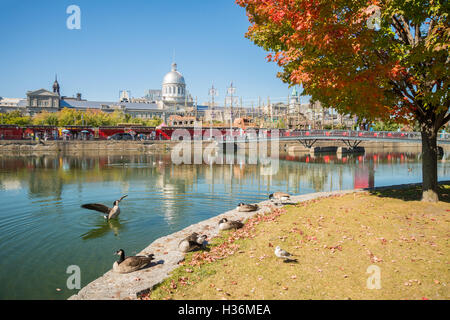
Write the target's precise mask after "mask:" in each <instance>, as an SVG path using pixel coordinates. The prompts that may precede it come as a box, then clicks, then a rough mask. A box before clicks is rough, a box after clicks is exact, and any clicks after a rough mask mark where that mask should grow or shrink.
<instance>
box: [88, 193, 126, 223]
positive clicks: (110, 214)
mask: <svg viewBox="0 0 450 320" xmlns="http://www.w3.org/2000/svg"><path fill="white" fill-rule="evenodd" d="M126 197H128V195H125V196H123V197H122V198H120V199H119V200H116V201H114V203H113V207H112V208H110V207H107V206H105V205H103V204H100V203H88V204H83V205H82V206H81V207H82V208H84V209H88V210H95V211H98V212H101V213H104V214H105V215H104V216H103V217H104V218H105V219H107V220H109V219H115V218H117V217H118V216H119V214H120V208H119V203H120V202H121V201H122V200H123V199H125V198H126Z"/></svg>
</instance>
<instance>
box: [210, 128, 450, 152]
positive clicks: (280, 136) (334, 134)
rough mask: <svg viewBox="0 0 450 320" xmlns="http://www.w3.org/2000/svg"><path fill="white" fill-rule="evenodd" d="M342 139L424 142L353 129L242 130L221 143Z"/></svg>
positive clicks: (441, 140) (410, 135)
mask: <svg viewBox="0 0 450 320" xmlns="http://www.w3.org/2000/svg"><path fill="white" fill-rule="evenodd" d="M319 140H321V141H323V140H328V141H342V142H343V143H344V144H345V145H346V146H347V147H349V148H357V147H358V146H359V144H360V143H361V142H363V141H379V142H393V143H418V144H421V143H422V136H421V133H420V132H387V131H382V132H380V131H351V130H345V131H343V130H310V131H289V130H287V131H281V130H280V131H265V132H264V131H262V130H261V131H260V132H259V135H256V134H254V135H252V134H248V133H242V132H240V134H239V135H233V137H232V139H230V136H225V137H224V140H222V141H220V142H218V143H219V144H228V143H235V144H239V143H252V142H265V141H266V142H270V141H299V142H300V143H301V144H302V145H303V146H305V147H307V148H312V147H313V146H314V144H315V143H316V142H317V141H319ZM437 144H438V145H440V144H450V133H439V134H438V139H437Z"/></svg>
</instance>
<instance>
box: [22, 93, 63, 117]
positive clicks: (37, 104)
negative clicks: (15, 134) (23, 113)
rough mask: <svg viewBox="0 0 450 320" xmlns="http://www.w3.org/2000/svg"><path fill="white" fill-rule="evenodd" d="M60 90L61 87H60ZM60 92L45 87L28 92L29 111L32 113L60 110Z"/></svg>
mask: <svg viewBox="0 0 450 320" xmlns="http://www.w3.org/2000/svg"><path fill="white" fill-rule="evenodd" d="M58 91H59V88H58ZM59 99H60V96H59V93H58V92H50V91H48V90H45V89H39V90H36V91H28V92H27V111H28V113H29V114H30V115H33V114H36V113H39V112H41V111H49V112H56V111H58V110H59Z"/></svg>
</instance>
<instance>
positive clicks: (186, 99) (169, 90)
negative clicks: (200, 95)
mask: <svg viewBox="0 0 450 320" xmlns="http://www.w3.org/2000/svg"><path fill="white" fill-rule="evenodd" d="M161 94H162V99H161V100H160V101H158V106H159V107H160V108H161V109H164V110H170V111H176V110H182V109H184V108H186V107H192V106H193V99H192V96H191V95H190V94H189V92H188V91H187V90H186V82H185V80H184V77H183V75H182V74H181V73H180V72H179V71H178V70H177V64H176V63H175V62H174V63H172V70H171V71H170V72H168V73H167V74H166V75H165V76H164V79H163V82H162V92H161Z"/></svg>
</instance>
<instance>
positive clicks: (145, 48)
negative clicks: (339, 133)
mask: <svg viewBox="0 0 450 320" xmlns="http://www.w3.org/2000/svg"><path fill="white" fill-rule="evenodd" d="M72 4H75V5H77V6H79V7H80V9H81V30H69V29H68V28H67V25H66V21H67V19H68V17H69V16H70V14H67V13H66V9H67V7H68V6H69V5H72ZM248 26H249V22H248V20H247V17H246V15H245V10H244V9H243V8H241V7H239V6H237V5H236V4H235V2H234V1H233V0H172V1H167V0H128V1H118V0H109V1H107V0H71V1H66V0H40V1H35V0H0V36H1V37H0V40H1V46H0V47H1V50H0V74H1V77H0V96H3V97H9V98H20V97H25V96H26V91H27V90H36V89H40V88H46V89H51V86H52V83H53V81H54V77H55V74H56V73H57V74H58V80H59V83H60V85H61V94H62V95H66V96H74V95H75V94H76V93H77V92H81V93H82V94H83V98H85V99H89V100H107V101H117V100H118V96H119V91H120V90H121V89H126V90H130V91H131V95H132V96H133V97H142V96H144V95H145V92H146V90H148V89H161V82H162V79H163V77H164V75H165V74H166V73H167V72H169V71H170V68H171V63H172V59H173V53H174V51H175V60H176V62H177V64H178V70H179V71H180V72H181V73H182V74H183V76H184V77H185V80H186V83H187V89H188V90H189V91H190V93H191V94H192V95H193V96H194V97H198V102H199V104H201V103H203V102H205V101H208V99H209V98H208V89H209V88H210V87H211V84H212V83H213V82H214V85H215V87H216V88H217V89H218V90H219V97H218V98H217V99H218V100H217V101H219V102H220V103H223V101H224V98H225V96H224V95H225V92H226V87H227V86H228V85H229V84H230V83H231V81H233V83H234V85H235V86H236V87H237V93H236V94H237V95H239V96H242V97H243V99H244V100H256V99H257V97H258V96H260V97H261V98H262V99H263V100H264V101H266V100H267V97H268V96H270V97H272V98H273V100H277V98H278V99H281V98H282V97H285V99H287V96H288V94H289V93H290V92H291V91H292V89H289V87H288V85H287V84H284V83H282V81H281V80H280V79H278V78H277V77H276V74H277V72H278V71H279V68H278V66H277V65H276V64H274V63H269V62H267V61H266V59H265V56H266V52H264V51H263V50H262V49H261V48H259V47H257V46H255V45H254V44H253V43H252V42H251V41H250V40H248V39H246V38H245V37H244V34H245V32H246V31H247V28H248ZM305 99H306V98H305Z"/></svg>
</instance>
